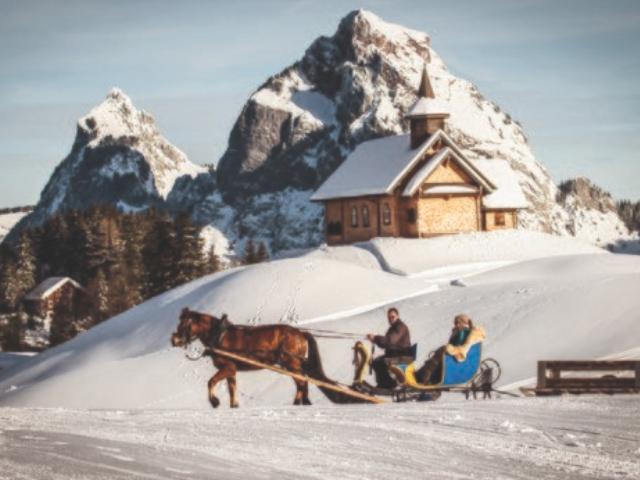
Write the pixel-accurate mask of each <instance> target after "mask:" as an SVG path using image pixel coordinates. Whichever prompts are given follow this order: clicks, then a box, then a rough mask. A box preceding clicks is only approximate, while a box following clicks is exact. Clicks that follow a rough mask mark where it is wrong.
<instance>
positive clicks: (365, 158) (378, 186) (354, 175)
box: [311, 130, 495, 201]
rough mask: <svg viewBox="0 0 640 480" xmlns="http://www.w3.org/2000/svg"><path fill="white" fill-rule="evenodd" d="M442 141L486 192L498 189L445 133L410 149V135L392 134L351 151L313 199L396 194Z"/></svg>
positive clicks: (437, 133)
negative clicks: (428, 151)
mask: <svg viewBox="0 0 640 480" xmlns="http://www.w3.org/2000/svg"><path fill="white" fill-rule="evenodd" d="M438 140H442V141H443V142H444V143H445V144H446V145H448V146H449V148H450V149H451V151H452V152H453V153H455V154H457V156H458V157H460V158H463V159H464V162H465V165H464V166H465V167H466V168H469V170H470V171H473V172H474V175H475V176H478V177H480V178H483V182H484V184H486V185H487V186H488V188H487V190H488V191H492V190H493V189H494V188H495V186H494V185H493V184H492V183H491V182H490V181H489V180H488V179H487V178H486V177H484V175H483V174H482V172H481V171H479V170H478V169H477V168H475V167H474V166H473V164H472V163H471V162H469V161H468V160H466V158H464V154H463V153H462V152H461V151H460V149H459V148H458V147H457V146H456V144H455V142H454V141H453V140H452V139H451V138H450V137H449V136H448V135H447V134H446V133H445V132H444V131H442V130H438V131H437V132H435V133H434V134H433V135H431V136H430V137H429V138H428V139H427V140H425V142H424V143H423V144H422V145H420V146H419V147H418V148H415V149H411V148H410V143H411V142H410V141H409V135H408V134H406V135H393V136H389V137H383V138H378V139H375V140H369V141H368V142H363V143H361V144H360V145H358V146H357V147H356V149H355V150H354V151H353V152H351V154H350V155H349V156H348V157H347V158H346V159H345V161H344V162H342V164H341V165H340V166H339V167H338V168H337V169H336V170H335V171H334V172H333V173H332V174H331V175H330V176H329V178H327V179H326V180H325V182H324V183H323V184H322V185H320V187H319V188H318V190H316V192H315V193H314V194H313V195H312V196H311V200H314V201H318V200H329V199H331V198H350V197H360V196H365V195H384V194H390V193H391V192H393V189H394V188H395V187H396V186H397V185H398V183H399V182H400V181H401V180H402V179H403V178H404V177H405V176H406V175H407V173H409V171H410V170H411V169H412V168H413V167H414V166H415V164H416V163H417V162H418V161H419V160H420V158H422V156H423V155H424V152H426V151H427V150H428V149H429V148H430V147H431V146H433V145H434V144H435V143H436V142H437V141H438Z"/></svg>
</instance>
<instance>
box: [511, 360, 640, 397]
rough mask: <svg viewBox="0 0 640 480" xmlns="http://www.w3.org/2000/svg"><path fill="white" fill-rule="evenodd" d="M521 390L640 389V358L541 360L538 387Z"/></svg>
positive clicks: (537, 392) (608, 391) (556, 392)
mask: <svg viewBox="0 0 640 480" xmlns="http://www.w3.org/2000/svg"><path fill="white" fill-rule="evenodd" d="M585 373H589V374H590V375H585ZM521 390H522V392H523V393H525V394H528V395H531V394H535V395H560V394H563V393H572V394H581V393H605V394H614V393H640V361H637V360H614V361H601V360H541V361H539V362H538V384H537V385H536V388H523V389H521Z"/></svg>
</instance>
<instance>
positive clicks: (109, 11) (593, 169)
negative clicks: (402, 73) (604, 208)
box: [0, 0, 640, 207]
mask: <svg viewBox="0 0 640 480" xmlns="http://www.w3.org/2000/svg"><path fill="white" fill-rule="evenodd" d="M358 8H365V9H367V10H370V11H372V12H374V13H376V14H377V15H379V16H380V17H382V18H383V19H384V20H386V21H389V22H393V23H398V24H401V25H405V26H407V27H410V28H413V29H416V30H421V31H425V32H427V33H428V34H430V35H431V37H432V46H433V47H434V48H435V50H436V51H437V52H438V53H439V54H440V55H441V56H442V58H443V59H444V61H445V62H446V63H447V64H448V66H449V68H450V70H451V71H452V72H453V73H454V74H455V75H457V76H459V77H462V78H466V79H468V80H470V81H472V82H473V83H474V84H476V86H477V87H478V89H479V90H480V91H481V92H482V93H483V94H484V95H485V96H486V97H488V98H489V99H491V100H493V101H494V102H496V103H497V104H498V105H500V106H501V107H502V109H503V110H505V111H507V112H509V113H510V114H511V115H512V117H514V118H515V119H517V120H519V121H520V122H521V123H522V125H523V127H524V129H525V132H526V134H527V136H528V138H529V141H530V143H531V145H532V148H533V151H534V154H535V155H536V157H537V158H538V160H539V161H541V162H542V163H543V164H544V165H545V166H546V167H547V168H548V169H549V171H550V172H551V174H552V176H553V178H554V179H555V180H557V181H561V180H564V179H567V178H572V177H576V176H587V177H589V178H591V179H592V180H594V181H595V182H596V183H597V184H598V185H600V186H601V187H603V188H604V189H605V190H608V191H610V192H611V193H612V194H613V195H614V197H616V198H629V199H632V200H638V199H640V155H639V153H638V152H640V81H638V79H639V78H640V55H639V54H638V51H639V49H640V1H636V0H629V1H627V0H610V1H607V2H604V1H591V0H575V1H574V0H563V1H558V0H552V1H547V0H511V1H506V0H485V1H482V2H479V1H475V0H473V1H464V0H458V1H456V2H451V1H438V0H417V1H410V0H407V1H401V0H395V1H381V0H377V1H373V0H371V1H346V0H342V1H337V0H324V1H322V2H318V1H308V0H301V1H292V0H291V1H289V0H273V1H268V0H264V1H249V0H235V1H234V2H228V1H219V2H218V1H195V0H192V1H190V0H181V1H180V2H176V1H150V0H128V1H118V0H113V1H106V0H101V1H93V0H82V1H76V0H65V1H64V2H62V1H44V0H42V1H32V0H15V1H8V0H0V69H1V70H0V71H1V75H0V207H8V206H14V205H24V204H33V203H35V202H36V201H37V199H38V197H39V194H40V191H41V190H42V188H43V187H44V185H45V183H46V181H47V179H48V178H49V176H50V175H51V173H52V172H53V169H54V168H55V166H56V165H57V164H58V163H59V162H60V161H61V160H62V159H63V158H64V157H65V156H66V154H67V153H68V152H69V150H70V148H71V145H72V143H73V140H74V136H75V124H76V121H77V119H78V118H79V117H81V116H83V115H84V114H85V113H86V112H87V111H88V110H89V109H91V107H93V106H94V105H96V104H98V103H100V102H101V101H102V100H103V99H104V97H105V95H106V94H107V92H108V91H109V90H110V89H111V87H114V86H117V87H119V88H121V89H123V90H124V91H125V92H126V93H127V94H128V95H129V96H130V97H131V98H132V100H133V102H134V104H135V105H136V106H137V107H139V108H143V109H145V110H147V111H149V112H150V113H151V114H152V115H153V116H154V117H155V119H156V121H157V123H158V125H159V127H160V130H161V132H162V133H163V134H164V136H165V137H166V138H167V139H168V140H169V141H171V142H172V143H173V144H175V145H176V146H178V147H179V148H180V149H182V150H183V151H184V152H186V153H187V155H188V156H189V158H190V159H191V160H192V161H194V162H196V163H209V164H211V163H216V162H217V160H218V159H219V158H220V156H221V155H222V153H223V152H224V150H225V148H226V144H227V139H228V135H229V132H230V130H231V127H232V126H233V123H234V121H235V119H236V117H237V116H238V114H239V112H240V110H241V108H242V106H243V104H244V102H245V101H246V99H247V98H248V97H249V96H250V95H251V93H252V92H253V91H254V90H255V89H256V88H258V86H260V85H261V84H262V83H263V82H264V81H265V80H266V79H267V78H268V77H269V76H271V75H273V74H275V73H277V72H279V71H280V70H282V69H283V68H284V67H286V66H288V65H290V64H291V63H293V62H294V61H295V60H297V59H299V58H300V57H302V55H303V54H304V51H305V49H306V48H307V47H308V46H309V45H310V44H311V42H312V41H313V40H314V39H315V38H316V37H318V36H320V35H332V34H333V33H334V32H335V30H336V28H337V25H338V22H339V21H340V19H341V18H342V17H343V16H344V15H346V14H347V13H348V12H349V11H351V10H354V9H358Z"/></svg>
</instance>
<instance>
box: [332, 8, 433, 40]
mask: <svg viewBox="0 0 640 480" xmlns="http://www.w3.org/2000/svg"><path fill="white" fill-rule="evenodd" d="M341 30H346V31H351V32H352V33H353V34H354V37H358V38H359V39H360V40H362V41H370V40H372V39H374V38H375V37H384V38H386V39H388V40H389V41H392V42H395V43H403V42H407V41H418V42H420V43H423V42H425V41H426V43H429V42H430V37H429V35H427V34H426V33H425V32H420V31H418V30H413V29H410V28H407V27H404V26H402V25H398V24H395V23H391V22H387V21H385V20H383V19H382V18H380V17H379V16H377V15H376V14H375V13H373V12H371V11H369V10H364V9H360V10H354V11H352V12H350V13H349V14H347V15H346V16H345V17H344V18H343V19H342V21H341V22H340V26H339V27H338V31H339V32H340V31H341Z"/></svg>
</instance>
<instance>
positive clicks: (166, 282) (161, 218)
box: [143, 211, 177, 298]
mask: <svg viewBox="0 0 640 480" xmlns="http://www.w3.org/2000/svg"><path fill="white" fill-rule="evenodd" d="M149 220H150V222H151V223H150V228H149V231H148V232H147V235H146V236H145V242H144V243H145V246H144V250H143V262H144V266H145V270H146V281H145V297H146V298H149V297H152V296H155V295H158V294H159V293H162V292H165V291H167V290H169V289H170V288H173V287H174V286H176V285H177V283H176V281H175V268H174V259H175V258H176V256H177V254H176V249H177V246H176V234H175V228H174V223H173V222H172V221H171V219H170V218H169V217H168V216H167V215H166V214H164V213H158V212H155V211H154V212H150V213H149Z"/></svg>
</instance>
